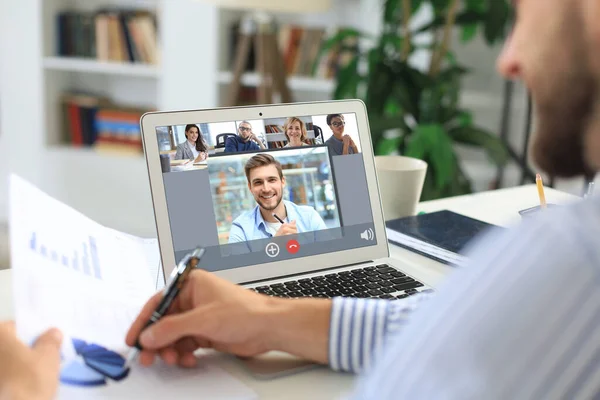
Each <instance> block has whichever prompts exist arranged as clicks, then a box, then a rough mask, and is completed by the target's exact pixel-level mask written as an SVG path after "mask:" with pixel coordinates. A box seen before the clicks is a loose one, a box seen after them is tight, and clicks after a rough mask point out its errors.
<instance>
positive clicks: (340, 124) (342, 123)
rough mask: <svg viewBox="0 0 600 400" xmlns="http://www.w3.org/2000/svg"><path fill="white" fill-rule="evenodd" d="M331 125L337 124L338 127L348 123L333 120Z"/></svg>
mask: <svg viewBox="0 0 600 400" xmlns="http://www.w3.org/2000/svg"><path fill="white" fill-rule="evenodd" d="M331 125H333V126H335V127H336V128H339V127H340V126H344V125H346V123H345V122H344V121H341V122H332V123H331Z"/></svg>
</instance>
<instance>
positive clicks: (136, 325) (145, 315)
mask: <svg viewBox="0 0 600 400" xmlns="http://www.w3.org/2000/svg"><path fill="white" fill-rule="evenodd" d="M162 295H163V294H162V292H158V293H156V294H155V295H154V296H152V297H151V298H150V300H148V302H147V303H146V304H145V305H144V307H143V308H142V311H140V313H139V315H138V316H137V318H136V319H135V321H133V324H131V327H130V328H129V331H128V332H127V336H126V337H125V343H127V345H128V346H133V345H135V342H136V340H137V338H138V336H139V335H140V332H141V331H142V329H144V326H146V323H147V322H148V319H149V318H150V316H151V315H152V313H153V312H154V310H155V309H156V307H157V306H158V303H160V300H161V299H162Z"/></svg>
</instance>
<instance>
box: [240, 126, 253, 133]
mask: <svg viewBox="0 0 600 400" xmlns="http://www.w3.org/2000/svg"><path fill="white" fill-rule="evenodd" d="M251 130H252V128H246V127H245V126H240V131H242V132H249V131H251Z"/></svg>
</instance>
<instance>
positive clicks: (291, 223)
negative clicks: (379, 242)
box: [156, 113, 376, 271]
mask: <svg viewBox="0 0 600 400" xmlns="http://www.w3.org/2000/svg"><path fill="white" fill-rule="evenodd" d="M156 133H157V140H158V147H159V151H160V159H161V168H162V177H163V182H164V188H165V192H166V193H165V197H166V202H167V210H168V216H169V222H170V227H171V234H172V241H173V248H174V250H175V260H176V261H179V260H180V259H181V258H182V257H183V256H184V255H185V254H187V253H188V252H190V251H191V250H193V249H194V248H195V247H197V246H203V247H205V249H206V253H205V256H204V259H203V265H206V266H207V268H206V269H207V270H210V271H222V270H226V269H231V268H239V267H245V266H250V265H259V264H262V263H266V262H273V261H281V260H288V259H293V258H301V257H307V256H313V255H318V254H326V253H331V252H337V251H343V250H349V249H356V248H360V247H364V246H373V245H375V244H376V239H375V234H374V224H373V213H372V209H371V202H370V198H369V193H368V188H367V181H366V172H365V165H364V162H363V157H362V154H361V147H362V146H361V143H360V138H359V133H358V124H357V120H356V115H355V114H353V113H345V114H328V115H312V116H281V117H280V118H269V119H261V120H249V121H230V122H218V123H193V121H190V123H189V124H187V123H186V124H181V125H173V126H162V127H157V128H156Z"/></svg>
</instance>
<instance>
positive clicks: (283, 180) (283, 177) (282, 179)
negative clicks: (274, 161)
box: [281, 176, 285, 186]
mask: <svg viewBox="0 0 600 400" xmlns="http://www.w3.org/2000/svg"><path fill="white" fill-rule="evenodd" d="M281 184H282V185H283V186H285V176H282V177H281Z"/></svg>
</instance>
